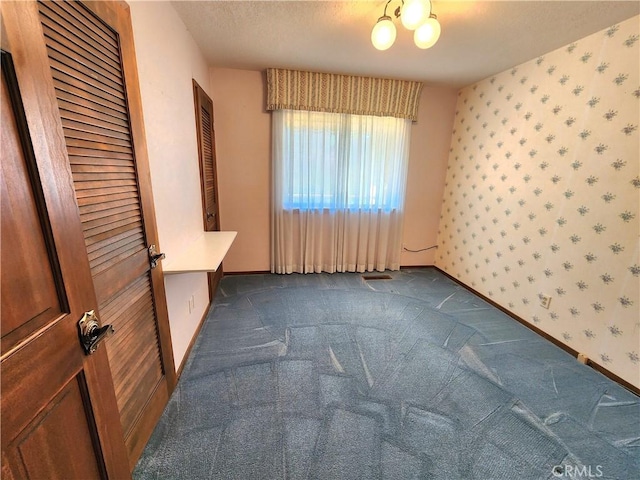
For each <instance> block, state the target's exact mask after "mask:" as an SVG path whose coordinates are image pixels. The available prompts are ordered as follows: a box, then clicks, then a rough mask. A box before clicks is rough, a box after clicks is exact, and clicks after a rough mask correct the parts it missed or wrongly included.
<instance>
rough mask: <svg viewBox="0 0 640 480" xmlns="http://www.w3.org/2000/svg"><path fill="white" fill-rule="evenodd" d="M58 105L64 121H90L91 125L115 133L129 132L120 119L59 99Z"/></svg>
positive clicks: (127, 126)
mask: <svg viewBox="0 0 640 480" xmlns="http://www.w3.org/2000/svg"><path fill="white" fill-rule="evenodd" d="M59 104H60V116H61V117H62V119H64V120H76V121H77V120H85V121H90V122H91V125H95V126H98V127H102V128H109V129H112V130H114V131H116V132H122V133H126V132H128V131H129V125H127V122H126V121H125V120H123V119H121V118H117V117H114V116H112V115H107V114H104V113H102V112H98V111H96V110H94V109H91V108H87V107H86V106H84V105H81V104H80V103H72V102H69V101H66V100H62V99H60V100H59Z"/></svg>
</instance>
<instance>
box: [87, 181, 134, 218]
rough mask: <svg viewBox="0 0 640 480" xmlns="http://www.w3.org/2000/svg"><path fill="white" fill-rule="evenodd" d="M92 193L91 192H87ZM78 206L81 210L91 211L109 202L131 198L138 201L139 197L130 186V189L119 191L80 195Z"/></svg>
mask: <svg viewBox="0 0 640 480" xmlns="http://www.w3.org/2000/svg"><path fill="white" fill-rule="evenodd" d="M85 193H90V192H85ZM77 200H78V206H79V207H80V210H84V211H85V212H91V211H93V210H94V209H100V208H101V206H102V205H105V204H107V203H108V202H116V201H121V200H122V201H127V200H131V201H134V202H137V201H138V200H137V198H136V197H135V191H134V189H131V188H130V187H129V188H128V189H119V191H117V192H113V193H111V194H103V193H102V192H99V195H94V196H90V195H86V196H83V197H81V196H78V198H77Z"/></svg>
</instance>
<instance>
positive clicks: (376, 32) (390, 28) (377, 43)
mask: <svg viewBox="0 0 640 480" xmlns="http://www.w3.org/2000/svg"><path fill="white" fill-rule="evenodd" d="M396 33H397V32H396V26H395V25H394V24H393V22H392V21H391V17H380V19H379V20H378V23H376V24H375V25H374V26H373V30H371V43H373V46H374V47H376V48H377V49H378V50H386V49H387V48H389V47H390V46H391V45H393V42H395V41H396Z"/></svg>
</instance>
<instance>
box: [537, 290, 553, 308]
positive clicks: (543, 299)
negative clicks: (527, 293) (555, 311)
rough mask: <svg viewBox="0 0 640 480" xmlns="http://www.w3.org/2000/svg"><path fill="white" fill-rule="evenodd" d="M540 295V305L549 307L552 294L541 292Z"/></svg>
mask: <svg viewBox="0 0 640 480" xmlns="http://www.w3.org/2000/svg"><path fill="white" fill-rule="evenodd" d="M539 297H540V306H541V307H542V308H546V309H549V306H550V305H551V296H550V295H545V294H543V293H541V294H540V295H539Z"/></svg>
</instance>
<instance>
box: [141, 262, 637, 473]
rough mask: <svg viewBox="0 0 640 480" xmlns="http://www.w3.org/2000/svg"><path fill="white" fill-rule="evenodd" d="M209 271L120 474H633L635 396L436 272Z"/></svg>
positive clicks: (635, 435) (635, 441)
mask: <svg viewBox="0 0 640 480" xmlns="http://www.w3.org/2000/svg"><path fill="white" fill-rule="evenodd" d="M390 275H391V276H392V277H393V278H392V280H370V281H364V280H363V279H362V276H361V275H359V274H333V275H329V274H313V275H289V276H276V275H247V276H231V277H225V278H224V279H223V280H222V283H221V287H220V291H219V293H218V295H217V297H216V301H215V304H214V306H213V308H212V310H211V312H210V313H209V315H208V317H207V320H206V323H205V324H204V326H203V328H202V332H201V333H200V336H199V337H198V339H197V341H196V344H195V346H194V348H193V351H192V353H191V356H190V358H189V360H188V361H187V364H186V366H185V369H184V371H183V374H182V377H181V379H180V381H179V383H178V386H177V388H176V390H175V392H174V394H173V396H172V397H171V399H170V401H169V404H168V405H167V408H166V410H165V412H164V414H163V416H162V418H161V420H160V422H159V424H158V426H157V427H156V429H155V432H154V434H153V436H152V438H151V440H150V441H149V444H148V445H147V447H146V449H145V451H144V453H143V454H142V456H141V458H140V460H139V462H138V465H137V467H136V469H135V471H134V478H136V479H152V478H158V479H225V480H227V479H239V480H240V479H242V480H248V479H269V480H275V479H323V480H330V479H340V480H342V479H345V480H348V479H394V480H399V479H414V478H420V479H443V480H455V479H478V480H491V479H509V480H511V479H518V480H521V479H532V480H534V479H535V480H537V479H553V478H603V479H623V480H627V479H635V478H640V474H639V472H640V403H639V401H638V400H639V399H638V397H636V396H635V395H633V394H632V393H630V392H628V391H627V390H625V389H624V388H622V387H620V386H619V385H617V384H616V383H614V382H612V381H610V380H608V379H607V378H605V377H604V376H602V375H601V374H599V373H598V372H596V371H594V370H592V369H591V368H589V367H586V366H584V365H581V364H580V363H578V362H577V361H576V359H575V358H573V357H571V356H570V355H568V354H567V353H565V352H564V351H562V350H561V349H559V348H557V347H556V346H554V345H553V344H551V343H549V342H548V341H546V340H545V339H543V338H541V337H539V336H538V335H536V334H535V333H533V332H531V331H530V330H528V329H527V328H525V327H523V326H522V325H520V324H518V323H517V322H515V321H514V320H513V319H511V318H509V317H508V316H507V315H505V314H504V313H502V312H500V311H499V310H497V309H495V308H494V307H492V306H491V305H489V304H487V303H486V302H484V301H483V300H481V299H479V298H478V297H476V296H475V295H473V294H471V293H470V292H468V291H467V290H465V289H464V288H462V287H460V286H459V285H457V284H456V283H455V282H453V281H451V280H450V279H448V278H447V277H446V276H444V275H442V274H441V273H439V272H438V271H437V270H435V269H420V270H413V271H408V270H403V271H401V272H391V273H390Z"/></svg>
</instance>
